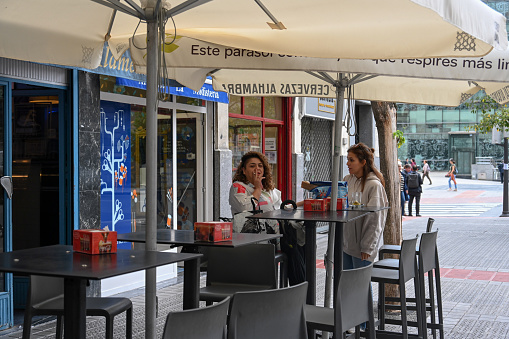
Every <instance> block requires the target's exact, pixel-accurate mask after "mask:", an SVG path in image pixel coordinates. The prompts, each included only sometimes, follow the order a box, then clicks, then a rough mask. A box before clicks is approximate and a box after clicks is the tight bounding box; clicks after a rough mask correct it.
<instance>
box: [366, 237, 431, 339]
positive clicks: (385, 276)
mask: <svg viewBox="0 0 509 339" xmlns="http://www.w3.org/2000/svg"><path fill="white" fill-rule="evenodd" d="M416 244H417V238H413V239H408V240H403V242H402V244H401V252H400V259H399V262H398V263H399V268H398V269H397V270H395V269H392V268H389V269H387V268H378V267H374V268H373V271H372V273H371V281H373V282H377V283H378V319H379V330H380V331H379V332H377V337H378V335H379V334H380V335H381V336H385V335H390V334H394V333H391V332H388V331H384V330H385V323H386V320H385V310H386V308H387V307H386V306H387V305H386V298H385V284H395V285H398V286H399V290H400V297H399V298H398V299H397V300H398V301H399V302H400V304H401V305H402V307H401V327H402V332H401V334H400V335H401V336H402V338H403V339H408V323H407V322H408V320H407V309H408V308H407V299H406V289H405V283H406V282H407V281H409V280H410V279H413V280H414V290H415V296H416V298H415V299H416V311H417V328H418V335H419V336H420V337H421V338H422V336H423V327H422V324H423V320H422V319H423V318H422V317H423V316H424V314H423V312H422V310H423V298H421V289H420V285H419V276H418V273H417V260H416V251H415V246H416ZM424 321H425V320H424Z"/></svg>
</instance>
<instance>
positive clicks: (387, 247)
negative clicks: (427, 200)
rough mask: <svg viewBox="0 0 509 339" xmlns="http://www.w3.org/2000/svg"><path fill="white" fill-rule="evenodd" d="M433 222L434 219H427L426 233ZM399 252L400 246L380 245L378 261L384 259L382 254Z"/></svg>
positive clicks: (429, 230)
mask: <svg viewBox="0 0 509 339" xmlns="http://www.w3.org/2000/svg"><path fill="white" fill-rule="evenodd" d="M434 222H435V219H433V218H428V223H427V224H426V233H429V232H431V229H432V228H433V223H434ZM417 250H418V249H417ZM399 251H401V246H400V245H382V247H380V249H379V250H378V258H379V259H380V260H382V259H384V254H399ZM374 266H375V267H377V264H376V263H375V265H374ZM396 267H397V264H396Z"/></svg>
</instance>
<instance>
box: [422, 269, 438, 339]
mask: <svg viewBox="0 0 509 339" xmlns="http://www.w3.org/2000/svg"><path fill="white" fill-rule="evenodd" d="M428 291H429V305H430V309H431V311H430V318H431V323H432V324H433V325H435V324H436V323H437V320H436V316H435V292H434V288H433V270H431V271H429V272H428ZM424 315H425V316H426V313H425V314H424ZM431 333H432V334H433V339H437V329H436V328H435V327H431Z"/></svg>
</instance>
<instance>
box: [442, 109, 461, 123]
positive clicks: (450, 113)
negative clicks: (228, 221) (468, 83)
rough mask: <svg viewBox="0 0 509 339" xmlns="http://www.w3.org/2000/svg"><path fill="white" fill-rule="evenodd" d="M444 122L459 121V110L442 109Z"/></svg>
mask: <svg viewBox="0 0 509 339" xmlns="http://www.w3.org/2000/svg"><path fill="white" fill-rule="evenodd" d="M443 119H444V122H458V121H460V112H459V111H458V110H451V109H448V110H444V113H443Z"/></svg>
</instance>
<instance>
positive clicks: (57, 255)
mask: <svg viewBox="0 0 509 339" xmlns="http://www.w3.org/2000/svg"><path fill="white" fill-rule="evenodd" d="M200 256H201V255H200V254H191V253H167V252H156V251H135V250H123V249H119V250H118V252H117V253H109V254H99V255H90V254H84V253H79V252H73V250H72V246H65V245H53V246H45V247H37V248H31V249H26V250H19V251H13V252H5V253H0V272H11V273H20V274H27V275H31V274H34V275H43V276H52V277H60V278H64V311H65V317H64V329H65V330H64V334H65V338H68V339H69V338H72V339H85V338H86V319H85V318H86V295H85V294H86V285H87V280H89V279H92V280H100V279H105V278H110V277H114V276H117V275H121V274H125V273H131V272H135V271H140V270H145V269H149V268H154V267H157V266H162V265H167V264H173V263H176V262H179V261H184V265H186V264H187V266H185V269H186V270H188V271H189V272H190V274H188V275H187V276H185V277H184V308H187V309H189V308H197V307H198V303H199V301H198V293H199V289H198V288H199V271H198V266H199V265H198V260H199V258H200ZM191 272H192V274H191Z"/></svg>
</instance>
